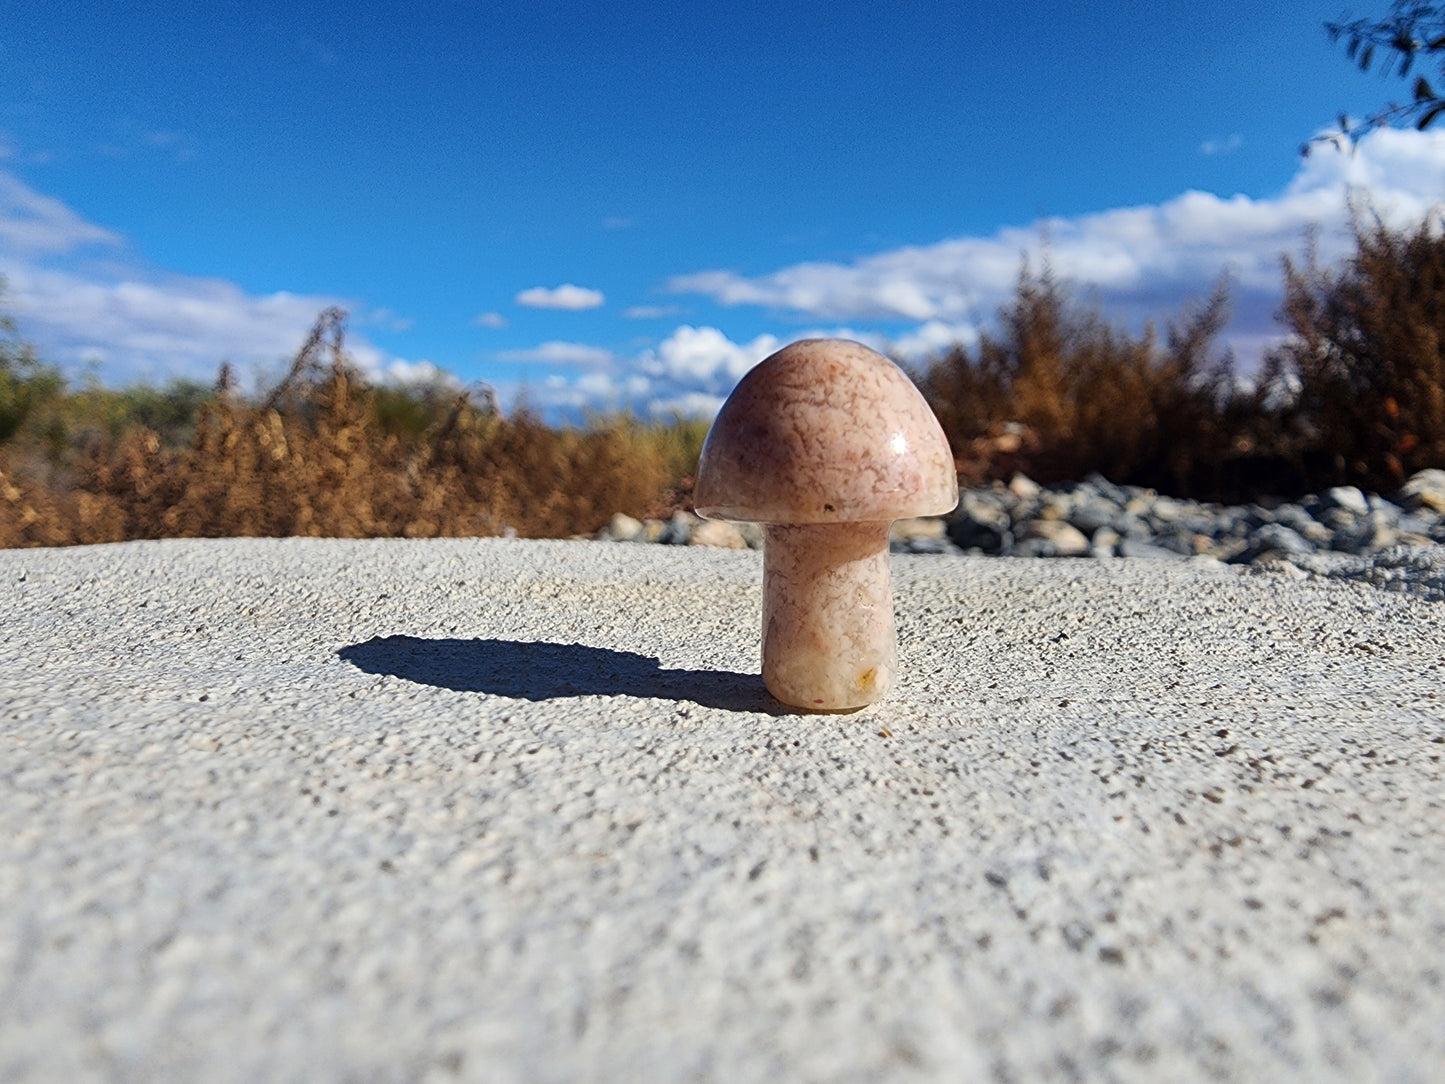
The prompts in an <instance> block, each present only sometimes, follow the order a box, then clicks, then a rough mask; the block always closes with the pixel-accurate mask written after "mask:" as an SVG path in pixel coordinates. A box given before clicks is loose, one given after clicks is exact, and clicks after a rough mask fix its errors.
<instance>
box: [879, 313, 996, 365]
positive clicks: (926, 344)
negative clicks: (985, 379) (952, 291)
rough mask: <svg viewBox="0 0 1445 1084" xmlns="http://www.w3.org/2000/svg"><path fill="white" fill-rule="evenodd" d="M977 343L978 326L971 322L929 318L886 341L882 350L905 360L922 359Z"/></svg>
mask: <svg viewBox="0 0 1445 1084" xmlns="http://www.w3.org/2000/svg"><path fill="white" fill-rule="evenodd" d="M977 343H978V328H977V327H975V326H974V325H973V324H967V323H949V322H947V321H944V320H929V321H928V322H927V323H924V324H920V325H918V327H916V328H915V329H914V330H912V331H910V332H908V333H907V334H906V335H901V336H899V337H898V338H897V339H893V340H891V341H889V342H888V343H886V344H885V345H884V347H883V349H884V352H885V353H888V354H892V355H895V356H897V357H900V358H903V359H904V360H905V361H922V360H924V359H925V358H930V357H936V356H937V355H939V354H941V353H943V352H944V351H945V350H948V349H949V348H951V347H954V346H965V347H972V346H975V345H977Z"/></svg>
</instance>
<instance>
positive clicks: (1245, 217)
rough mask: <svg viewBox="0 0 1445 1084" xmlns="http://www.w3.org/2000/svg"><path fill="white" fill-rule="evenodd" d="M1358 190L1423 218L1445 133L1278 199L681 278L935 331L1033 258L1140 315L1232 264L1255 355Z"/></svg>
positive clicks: (1166, 208)
mask: <svg viewBox="0 0 1445 1084" xmlns="http://www.w3.org/2000/svg"><path fill="white" fill-rule="evenodd" d="M1354 191H1362V192H1367V193H1369V197H1370V200H1371V204H1372V206H1373V207H1375V208H1376V209H1377V210H1378V211H1379V212H1380V213H1381V214H1382V216H1383V217H1384V218H1385V219H1386V220H1387V221H1389V222H1392V223H1396V224H1402V225H1403V224H1408V223H1411V222H1413V221H1417V220H1418V219H1419V218H1420V217H1421V216H1422V215H1423V214H1425V213H1426V211H1427V210H1428V209H1429V208H1430V207H1431V206H1433V205H1435V204H1437V203H1438V202H1439V201H1440V199H1441V197H1442V195H1445V132H1424V133H1420V132H1412V131H1401V130H1393V129H1384V130H1379V131H1376V132H1373V133H1371V134H1370V135H1369V136H1367V137H1365V139H1363V140H1362V141H1361V142H1360V144H1359V145H1358V147H1357V148H1356V149H1355V150H1354V152H1353V153H1349V152H1340V151H1337V150H1332V149H1330V148H1329V147H1327V146H1324V147H1317V148H1316V149H1315V150H1314V152H1313V153H1312V154H1311V155H1310V156H1309V157H1308V158H1305V159H1302V160H1301V162H1300V165H1299V168H1298V171H1297V173H1296V175H1295V177H1294V179H1293V180H1292V181H1291V183H1290V184H1289V185H1288V186H1287V187H1286V189H1285V190H1284V191H1283V192H1281V193H1280V194H1279V195H1277V196H1272V197H1267V198H1259V199H1254V198H1250V197H1247V196H1242V195H1235V196H1232V197H1227V198H1225V197H1220V196H1216V195H1213V194H1211V193H1207V192H1197V191H1191V192H1186V193H1184V194H1182V195H1180V196H1177V197H1175V198H1174V199H1171V200H1168V201H1166V202H1164V203H1162V204H1159V205H1157V206H1142V207H1124V208H1117V209H1114V210H1106V211H1100V212H1096V213H1093V214H1086V215H1079V216H1076V217H1073V218H1050V219H1046V220H1042V221H1039V222H1036V223H1033V224H1031V225H1028V226H1024V227H1005V228H1003V229H1000V230H998V231H997V232H995V233H994V234H992V235H991V236H988V237H958V238H952V239H949V240H944V241H939V242H937V243H935V244H931V245H918V246H910V247H907V248H899V249H894V250H892V251H889V252H883V253H879V254H876V255H872V256H867V257H863V258H860V259H858V260H855V261H853V262H851V263H821V262H816V263H801V264H794V265H792V266H789V267H784V268H781V269H779V270H777V271H774V272H772V273H770V274H765V275H759V276H753V277H748V276H743V275H739V274H736V273H735V272H731V271H726V270H710V271H702V272H699V273H696V274H691V275H683V276H679V277H677V278H674V279H673V280H671V282H670V283H669V284H668V285H669V287H670V289H672V290H673V291H674V292H676V293H698V294H704V295H707V296H709V297H711V298H713V299H714V300H715V301H717V302H718V303H720V304H723V305H727V306H738V305H753V306H761V307H764V308H769V309H774V310H778V311H781V312H792V313H797V314H802V315H805V316H810V317H822V318H831V319H847V320H880V321H889V322H898V321H912V322H916V323H918V324H920V325H922V326H923V327H929V326H930V325H931V324H935V323H947V324H956V325H962V326H967V325H973V324H977V323H978V322H980V321H983V320H989V319H991V318H992V317H993V315H994V313H995V311H996V310H997V308H998V306H999V305H1000V304H1002V303H1003V302H1005V301H1006V300H1007V299H1008V298H1009V297H1010V296H1011V294H1012V291H1013V289H1014V286H1015V284H1016V282H1017V277H1018V273H1019V267H1020V264H1021V260H1022V259H1023V258H1024V257H1025V256H1027V257H1028V258H1029V259H1030V260H1031V261H1032V263H1033V265H1034V267H1035V268H1038V267H1039V266H1040V265H1041V263H1042V261H1043V258H1044V257H1045V255H1046V256H1047V260H1048V262H1049V263H1050V264H1051V265H1052V267H1053V269H1054V270H1055V272H1056V273H1057V274H1058V275H1059V276H1060V277H1062V278H1064V279H1066V280H1069V281H1071V282H1073V283H1075V284H1077V285H1079V286H1082V287H1086V288H1092V289H1093V290H1094V291H1095V292H1096V293H1097V294H1098V296H1099V297H1100V299H1101V300H1102V302H1103V304H1104V305H1105V307H1106V309H1108V310H1109V311H1110V312H1113V313H1120V314H1123V315H1124V316H1126V317H1128V318H1130V319H1140V320H1141V319H1143V318H1145V317H1148V316H1156V315H1159V314H1160V313H1161V311H1162V312H1165V313H1168V312H1173V311H1176V310H1177V309H1178V306H1179V303H1180V302H1181V301H1182V300H1184V299H1186V298H1188V297H1191V296H1194V297H1197V296H1202V295H1205V294H1207V293H1208V292H1209V291H1210V290H1211V288H1212V286H1213V284H1214V282H1215V281H1216V280H1217V279H1218V277H1219V276H1220V274H1221V273H1223V272H1226V271H1227V272H1228V273H1229V274H1230V276H1231V279H1232V282H1233V285H1234V288H1235V301H1236V308H1237V310H1238V311H1239V312H1240V313H1242V314H1244V313H1248V314H1252V315H1251V316H1250V319H1251V320H1252V321H1253V323H1251V324H1240V323H1238V322H1236V325H1235V326H1233V327H1232V328H1231V330H1230V333H1229V335H1230V339H1231V341H1232V342H1234V344H1235V346H1236V348H1237V349H1238V350H1239V352H1240V355H1241V358H1242V359H1246V358H1247V356H1246V354H1245V350H1246V349H1248V346H1249V344H1250V342H1257V341H1258V339H1259V336H1261V335H1263V334H1265V333H1266V332H1267V331H1269V330H1270V329H1271V321H1272V312H1273V309H1274V307H1275V304H1276V303H1277V300H1278V296H1279V291H1280V278H1281V276H1280V257H1281V255H1282V254H1284V253H1286V252H1298V251H1299V250H1300V249H1301V247H1302V241H1303V238H1304V236H1305V234H1306V232H1307V231H1308V230H1309V229H1311V228H1318V231H1319V232H1318V238H1319V251H1320V256H1321V258H1322V259H1323V260H1325V261H1327V262H1328V261H1333V260H1336V259H1338V258H1340V257H1341V256H1343V255H1344V254H1345V253H1346V252H1347V251H1348V250H1349V246H1350V242H1349V233H1348V228H1347V226H1348V211H1347V209H1346V201H1347V197H1348V195H1349V194H1350V193H1351V192H1354ZM913 334H914V335H917V334H922V331H921V330H920V331H919V332H915V333H913Z"/></svg>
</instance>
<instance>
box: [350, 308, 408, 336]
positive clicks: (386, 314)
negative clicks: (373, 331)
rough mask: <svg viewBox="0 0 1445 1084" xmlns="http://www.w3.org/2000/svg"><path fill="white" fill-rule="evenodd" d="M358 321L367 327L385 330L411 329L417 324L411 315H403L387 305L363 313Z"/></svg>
mask: <svg viewBox="0 0 1445 1084" xmlns="http://www.w3.org/2000/svg"><path fill="white" fill-rule="evenodd" d="M357 323H359V324H362V325H364V326H366V327H379V328H381V329H383V330H385V331H410V330H411V329H412V328H413V327H415V326H416V321H415V320H413V319H412V318H411V317H410V316H402V315H400V314H398V313H396V312H394V311H393V310H391V309H388V308H385V307H382V308H379V309H372V310H371V311H370V312H367V313H363V314H362V315H361V316H360V317H359V318H358V319H357Z"/></svg>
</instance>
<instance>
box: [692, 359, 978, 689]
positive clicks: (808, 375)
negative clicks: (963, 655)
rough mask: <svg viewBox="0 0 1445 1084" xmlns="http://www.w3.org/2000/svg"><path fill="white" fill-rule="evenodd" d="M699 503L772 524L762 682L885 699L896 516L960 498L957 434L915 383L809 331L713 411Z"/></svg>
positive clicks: (889, 678)
mask: <svg viewBox="0 0 1445 1084" xmlns="http://www.w3.org/2000/svg"><path fill="white" fill-rule="evenodd" d="M693 494H694V498H695V501H696V507H697V511H698V514H700V515H703V516H707V517H710V518H714V519H737V520H751V521H754V522H760V523H763V524H766V530H765V536H764V537H765V545H764V561H763V681H764V683H765V684H766V685H767V687H768V691H769V692H771V693H772V694H773V695H774V696H775V697H777V698H778V699H779V700H781V701H783V702H784V703H786V704H791V705H793V706H795V707H801V708H807V709H809V710H814V711H837V710H846V709H850V708H858V707H862V706H864V705H866V704H871V703H873V702H874V701H876V700H878V699H880V698H881V697H882V696H883V695H884V694H885V693H886V692H887V691H888V689H889V687H890V686H891V685H892V683H893V678H894V675H895V674H896V672H897V668H898V664H897V646H896V637H895V634H894V626H893V585H892V579H891V576H890V574H889V569H888V528H889V525H890V524H891V523H892V521H893V520H895V519H897V518H899V517H902V516H920V515H941V514H943V513H944V512H947V511H949V510H950V509H952V508H953V507H954V505H956V504H957V503H958V476H957V473H956V472H955V470H954V464H953V455H952V453H951V452H950V450H949V447H948V441H947V440H946V439H945V437H944V435H943V431H942V429H941V428H940V427H939V425H938V420H937V419H936V418H935V417H934V416H933V412H932V411H931V410H930V409H929V407H928V404H927V402H925V401H924V398H923V396H922V395H921V394H920V393H919V391H918V389H917V388H916V387H914V386H913V382H912V381H911V380H909V379H908V377H907V376H906V375H905V374H904V373H903V371H902V370H901V369H899V368H898V367H897V366H896V365H894V364H893V363H892V362H891V361H889V360H888V359H887V358H885V357H883V356H882V355H881V354H878V353H875V352H874V351H872V350H869V349H868V348H867V347H866V346H863V345H861V344H859V343H855V342H848V341H845V340H841V339H808V340H804V341H802V342H797V343H793V344H792V345H791V346H787V347H784V348H783V349H782V350H779V351H778V352H777V353H776V354H774V355H772V356H771V357H769V358H767V359H766V360H764V361H763V362H762V363H761V364H759V365H758V366H757V367H756V368H755V369H753V370H752V371H751V372H749V373H748V374H747V375H746V376H745V377H743V379H742V381H741V382H740V383H739V384H738V386H737V388H735V389H734V391H733V393H732V395H731V396H730V397H729V398H728V401H727V402H726V403H724V404H723V408H722V410H721V411H720V412H719V413H718V417H717V421H716V422H714V423H713V427H712V430H711V431H710V432H709V433H708V437H707V441H706V443H705V444H704V445H703V450H702V458H701V461H700V462H699V464H698V473H697V483H696V486H695V488H694V491H693Z"/></svg>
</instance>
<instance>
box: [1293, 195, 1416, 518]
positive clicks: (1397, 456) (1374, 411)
mask: <svg viewBox="0 0 1445 1084" xmlns="http://www.w3.org/2000/svg"><path fill="white" fill-rule="evenodd" d="M1353 226H1354V238H1355V253H1354V255H1353V256H1352V257H1351V258H1350V259H1349V260H1348V261H1346V262H1345V263H1344V265H1343V266H1342V267H1340V268H1338V269H1335V270H1330V269H1324V268H1321V267H1320V266H1319V264H1318V262H1317V260H1316V257H1315V253H1314V251H1313V249H1311V251H1310V253H1309V254H1308V256H1307V258H1306V260H1305V262H1304V264H1303V266H1300V265H1297V264H1295V263H1294V262H1293V261H1290V260H1286V262H1285V302H1284V306H1283V309H1282V311H1281V317H1282V318H1283V320H1284V322H1285V324H1286V325H1287V326H1288V328H1289V330H1290V332H1291V333H1292V334H1291V339H1290V340H1289V341H1288V342H1287V343H1285V344H1284V345H1283V346H1282V347H1280V348H1279V349H1277V350H1276V351H1274V352H1273V353H1272V354H1271V355H1270V357H1269V358H1268V361H1267V366H1268V368H1267V374H1268V376H1269V378H1270V379H1273V380H1275V381H1276V382H1278V383H1281V384H1283V385H1284V386H1286V387H1289V388H1291V389H1293V392H1294V394H1293V395H1292V396H1291V397H1290V399H1289V401H1288V402H1287V403H1286V404H1284V405H1283V407H1282V409H1281V410H1280V414H1281V429H1280V431H1281V440H1282V441H1284V442H1286V449H1287V452H1288V454H1289V456H1290V458H1291V460H1292V461H1293V462H1294V463H1296V464H1297V466H1298V469H1299V471H1300V473H1302V474H1304V475H1306V476H1307V477H1308V478H1309V479H1311V480H1318V479H1328V480H1330V481H1331V482H1351V483H1354V484H1357V485H1362V486H1365V487H1368V488H1374V489H1382V490H1387V491H1388V490H1390V489H1393V488H1394V487H1396V486H1398V485H1399V484H1400V482H1401V481H1402V480H1403V479H1404V478H1406V477H1408V476H1409V475H1410V474H1413V473H1414V472H1415V471H1417V470H1421V469H1423V468H1425V467H1439V466H1442V465H1445V218H1442V217H1441V216H1440V215H1439V214H1433V215H1431V216H1430V217H1428V218H1426V219H1425V220H1424V221H1422V222H1421V223H1419V224H1418V225H1417V226H1416V227H1415V228H1414V229H1409V230H1396V229H1391V228H1390V227H1388V226H1386V225H1385V224H1384V223H1383V222H1382V221H1380V220H1379V219H1378V218H1377V217H1374V216H1372V215H1370V214H1368V213H1367V212H1365V211H1364V210H1362V209H1360V208H1355V209H1354V218H1353Z"/></svg>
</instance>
